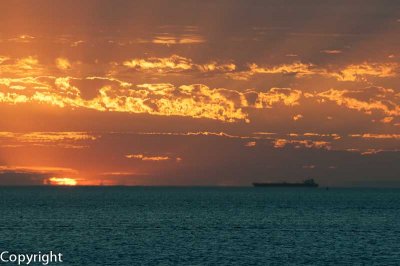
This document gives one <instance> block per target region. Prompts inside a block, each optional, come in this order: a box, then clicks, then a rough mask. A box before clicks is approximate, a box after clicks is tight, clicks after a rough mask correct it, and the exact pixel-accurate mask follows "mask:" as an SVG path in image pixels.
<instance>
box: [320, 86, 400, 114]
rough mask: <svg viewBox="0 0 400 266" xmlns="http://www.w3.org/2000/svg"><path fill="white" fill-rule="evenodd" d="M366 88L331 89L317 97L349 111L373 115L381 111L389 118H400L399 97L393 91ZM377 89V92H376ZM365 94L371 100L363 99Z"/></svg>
mask: <svg viewBox="0 0 400 266" xmlns="http://www.w3.org/2000/svg"><path fill="white" fill-rule="evenodd" d="M371 89H373V90H369V88H366V89H364V90H357V91H350V90H337V89H330V90H328V91H324V92H321V93H318V94H316V96H318V97H320V98H322V100H324V99H327V100H330V101H333V102H335V103H336V104H337V105H340V106H345V107H347V108H349V109H354V110H357V111H362V112H364V113H366V114H371V113H372V112H373V111H380V112H382V113H384V114H385V115H388V116H399V115H400V106H399V105H398V104H397V102H394V101H393V100H395V101H396V98H397V99H398V96H397V95H396V94H395V92H394V91H393V90H390V89H384V88H371ZM376 89H377V90H376ZM365 94H367V95H366V96H367V97H368V98H369V99H368V100H366V99H363V98H365V97H363V96H364V95H365Z"/></svg>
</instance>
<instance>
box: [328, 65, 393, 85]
mask: <svg viewBox="0 0 400 266" xmlns="http://www.w3.org/2000/svg"><path fill="white" fill-rule="evenodd" d="M399 67H400V66H399V64H397V63H368V62H364V63H361V64H352V65H348V66H346V67H345V68H343V69H341V70H339V71H338V72H337V73H330V74H328V75H331V76H333V77H335V78H337V79H338V80H339V81H357V80H365V78H366V77H368V76H371V77H378V78H387V77H394V76H396V74H397V72H398V70H399Z"/></svg>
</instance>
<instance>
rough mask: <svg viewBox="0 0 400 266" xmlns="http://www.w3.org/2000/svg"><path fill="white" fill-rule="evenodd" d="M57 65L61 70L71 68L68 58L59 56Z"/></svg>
mask: <svg viewBox="0 0 400 266" xmlns="http://www.w3.org/2000/svg"><path fill="white" fill-rule="evenodd" d="M56 66H57V68H58V69H60V70H68V69H71V63H70V62H69V60H68V59H67V58H63V57H59V58H57V59H56Z"/></svg>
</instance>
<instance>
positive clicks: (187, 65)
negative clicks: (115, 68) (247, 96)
mask: <svg viewBox="0 0 400 266" xmlns="http://www.w3.org/2000/svg"><path fill="white" fill-rule="evenodd" d="M122 64H123V66H125V67H128V68H133V69H135V70H139V71H152V72H155V73H171V72H182V71H188V70H191V71H195V70H197V71H200V72H217V71H218V72H232V71H234V70H235V69H236V65H235V64H233V63H224V64H220V63H218V62H216V61H212V62H209V63H206V64H196V63H194V62H193V61H192V59H190V58H186V57H183V56H179V55H176V54H174V55H171V56H170V57H149V58H146V59H144V58H135V59H132V60H128V61H124V62H123V63H122Z"/></svg>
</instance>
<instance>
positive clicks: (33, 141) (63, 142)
mask: <svg viewBox="0 0 400 266" xmlns="http://www.w3.org/2000/svg"><path fill="white" fill-rule="evenodd" d="M97 138H98V136H95V135H91V134H88V133H86V132H27V133H16V132H0V146H1V147H21V146H22V147H23V146H26V145H34V146H57V147H60V148H69V149H81V148H86V147H87V146H86V145H82V142H87V141H94V140H96V139H97Z"/></svg>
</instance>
